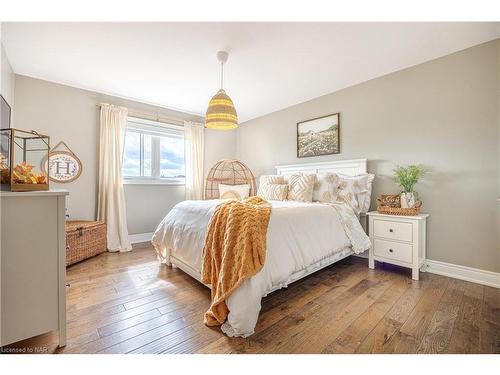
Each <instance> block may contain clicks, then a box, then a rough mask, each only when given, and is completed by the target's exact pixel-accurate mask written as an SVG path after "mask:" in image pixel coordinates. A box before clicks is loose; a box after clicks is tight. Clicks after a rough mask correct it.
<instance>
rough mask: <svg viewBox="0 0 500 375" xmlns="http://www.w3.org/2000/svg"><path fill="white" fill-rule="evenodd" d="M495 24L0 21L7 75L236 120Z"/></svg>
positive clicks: (379, 71) (443, 47)
mask: <svg viewBox="0 0 500 375" xmlns="http://www.w3.org/2000/svg"><path fill="white" fill-rule="evenodd" d="M499 29H500V28H499V23H4V24H3V32H2V39H3V44H4V47H5V50H6V52H7V56H8V58H9V60H10V62H11V65H12V67H13V70H14V71H15V73H17V74H22V75H27V76H32V77H36V78H41V79H45V80H49V81H54V82H59V83H64V84H68V85H71V86H75V87H80V88H86V89H90V90H94V91H99V92H103V93H107V94H112V95H117V96H122V97H127V98H131V99H136V100H138V101H143V102H147V103H151V104H156V105H161V106H164V107H169V108H175V109H181V110H184V111H187V112H191V113H197V114H204V112H205V110H206V105H207V103H208V101H209V99H210V97H211V96H212V95H213V94H215V92H216V91H217V89H218V86H219V66H218V62H217V60H216V58H215V53H216V52H217V51H218V50H221V49H225V50H227V51H228V52H229V53H230V55H229V61H228V63H227V64H226V68H225V82H226V84H225V88H226V91H227V92H228V94H229V95H230V96H231V97H232V99H233V101H234V103H235V106H236V109H237V111H238V114H239V118H240V122H243V121H246V120H249V119H252V118H255V117H258V116H262V115H264V114H267V113H270V112H273V111H276V110H279V109H282V108H285V107H288V106H291V105H294V104H297V103H300V102H304V101H307V100H310V99H313V98H315V97H318V96H321V95H324V94H328V93H330V92H333V91H337V90H340V89H342V88H345V87H348V86H351V85H353V84H356V83H360V82H363V81H367V80H369V79H372V78H375V77H379V76H381V75H384V74H387V73H390V72H394V71H397V70H400V69H403V68H406V67H409V66H413V65H416V64H419V63H422V62H424V61H428V60H431V59H434V58H437V57H439V56H443V55H447V54H449V53H452V52H455V51H459V50H462V49H465V48H467V47H471V46H473V45H476V44H479V43H483V42H486V41H489V40H492V39H495V38H498V37H499V36H500V34H499Z"/></svg>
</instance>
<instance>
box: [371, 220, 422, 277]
mask: <svg viewBox="0 0 500 375" xmlns="http://www.w3.org/2000/svg"><path fill="white" fill-rule="evenodd" d="M367 215H368V218H369V219H368V232H369V234H370V241H371V243H372V247H371V248H370V252H369V262H368V265H369V267H370V268H372V269H373V268H375V261H376V260H377V261H379V262H385V263H391V264H395V265H398V266H403V267H409V268H411V269H412V279H413V280H418V276H419V269H420V267H422V265H423V264H424V262H425V251H426V249H425V232H426V221H427V217H428V216H429V215H428V214H420V215H417V216H396V215H385V214H380V213H378V212H377V211H372V212H368V214H367Z"/></svg>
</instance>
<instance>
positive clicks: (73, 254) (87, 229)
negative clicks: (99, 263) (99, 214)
mask: <svg viewBox="0 0 500 375" xmlns="http://www.w3.org/2000/svg"><path fill="white" fill-rule="evenodd" d="M104 252H106V223H105V222H103V221H67V222H66V266H69V265H71V264H74V263H77V262H80V261H82V260H85V259H88V258H91V257H93V256H95V255H98V254H102V253H104Z"/></svg>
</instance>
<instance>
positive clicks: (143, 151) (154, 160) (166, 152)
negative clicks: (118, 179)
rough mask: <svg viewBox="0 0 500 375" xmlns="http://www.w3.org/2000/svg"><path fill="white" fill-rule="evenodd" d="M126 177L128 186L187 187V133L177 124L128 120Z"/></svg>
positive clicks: (125, 158)
mask: <svg viewBox="0 0 500 375" xmlns="http://www.w3.org/2000/svg"><path fill="white" fill-rule="evenodd" d="M122 176H123V180H124V182H125V183H144V184H147V183H153V184H154V183H160V184H161V183H165V184H184V178H185V169H184V131H183V129H182V128H181V127H179V126H177V125H171V124H164V123H160V122H155V121H149V120H142V119H137V118H133V117H129V118H128V123H127V130H126V131H125V134H124V144H123V161H122Z"/></svg>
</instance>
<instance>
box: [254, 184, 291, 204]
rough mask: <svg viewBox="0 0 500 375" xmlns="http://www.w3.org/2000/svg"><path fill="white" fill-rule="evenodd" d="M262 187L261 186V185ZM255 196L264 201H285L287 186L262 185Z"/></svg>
mask: <svg viewBox="0 0 500 375" xmlns="http://www.w3.org/2000/svg"><path fill="white" fill-rule="evenodd" d="M261 186H262V185H261ZM261 186H259V191H258V193H257V195H258V196H259V197H261V198H263V199H265V200H272V201H285V200H286V197H287V195H288V185H285V184H264V186H263V187H262V188H261Z"/></svg>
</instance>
